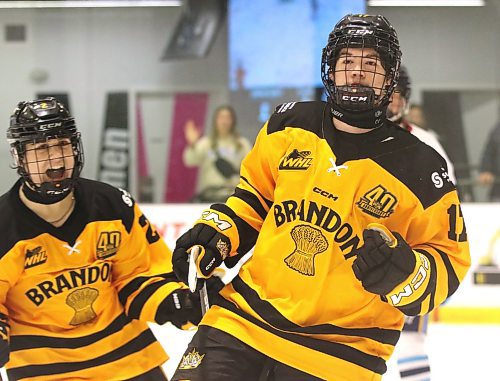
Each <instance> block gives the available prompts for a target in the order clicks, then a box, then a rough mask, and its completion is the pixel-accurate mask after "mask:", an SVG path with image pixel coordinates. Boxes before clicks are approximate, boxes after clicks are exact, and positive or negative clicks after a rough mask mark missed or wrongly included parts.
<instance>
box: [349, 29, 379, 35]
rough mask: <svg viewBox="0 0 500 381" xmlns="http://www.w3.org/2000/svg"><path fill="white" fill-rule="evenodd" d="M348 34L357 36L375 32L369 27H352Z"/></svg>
mask: <svg viewBox="0 0 500 381" xmlns="http://www.w3.org/2000/svg"><path fill="white" fill-rule="evenodd" d="M347 34H355V35H357V36H364V35H366V34H373V30H368V29H350V30H348V31H347Z"/></svg>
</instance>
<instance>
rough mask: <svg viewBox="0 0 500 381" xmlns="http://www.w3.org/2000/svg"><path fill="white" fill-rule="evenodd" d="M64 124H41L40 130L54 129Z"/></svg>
mask: <svg viewBox="0 0 500 381" xmlns="http://www.w3.org/2000/svg"><path fill="white" fill-rule="evenodd" d="M61 126H62V123H61V122H57V123H46V124H40V125H39V127H40V130H48V129H49V128H54V127H61Z"/></svg>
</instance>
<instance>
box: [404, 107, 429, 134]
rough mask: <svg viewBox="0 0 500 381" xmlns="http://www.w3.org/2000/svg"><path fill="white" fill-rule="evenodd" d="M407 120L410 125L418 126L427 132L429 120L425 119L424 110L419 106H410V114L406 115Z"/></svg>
mask: <svg viewBox="0 0 500 381" xmlns="http://www.w3.org/2000/svg"><path fill="white" fill-rule="evenodd" d="M406 120H407V121H408V122H409V123H413V124H416V125H417V126H419V127H420V128H423V129H424V130H427V129H428V128H427V119H426V118H425V113H424V109H423V108H422V106H420V105H418V104H412V105H410V106H409V109H408V112H407V114H406Z"/></svg>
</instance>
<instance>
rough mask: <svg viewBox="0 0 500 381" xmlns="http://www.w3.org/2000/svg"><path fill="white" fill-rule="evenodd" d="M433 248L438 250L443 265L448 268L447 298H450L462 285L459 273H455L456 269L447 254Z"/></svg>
mask: <svg viewBox="0 0 500 381" xmlns="http://www.w3.org/2000/svg"><path fill="white" fill-rule="evenodd" d="M431 247H432V248H433V249H434V250H436V252H437V253H438V254H439V256H440V257H441V259H442V260H443V263H444V265H445V267H446V271H447V272H448V294H447V297H450V296H451V295H452V294H453V293H454V292H455V291H456V290H457V289H458V286H459V285H460V281H459V280H458V276H457V273H456V272H455V269H454V268H453V265H452V264H451V261H450V258H449V257H448V255H446V253H444V252H443V251H442V250H439V249H438V248H436V247H435V246H432V245H431Z"/></svg>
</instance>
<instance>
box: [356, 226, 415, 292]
mask: <svg viewBox="0 0 500 381" xmlns="http://www.w3.org/2000/svg"><path fill="white" fill-rule="evenodd" d="M392 235H393V236H394V237H393V238H394V239H395V240H396V242H395V243H394V247H391V246H390V244H388V242H387V241H386V240H385V239H384V238H382V235H381V233H380V232H379V231H376V230H372V229H365V230H364V231H363V240H364V244H363V246H362V247H360V248H359V249H357V252H356V255H357V258H356V259H355V260H354V263H353V264H352V269H353V270H354V275H355V276H356V278H358V280H359V281H361V284H362V286H363V288H364V289H365V290H366V291H369V292H371V293H374V294H377V295H387V294H389V292H391V291H392V290H393V289H394V288H395V287H396V286H398V285H399V284H401V283H402V282H403V281H404V280H405V279H406V278H408V277H409V276H410V275H411V274H412V273H413V271H414V270H415V266H416V258H415V254H414V253H413V251H412V249H411V247H410V246H408V244H407V243H406V241H405V240H404V239H403V237H401V235H400V234H398V233H396V232H392Z"/></svg>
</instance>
